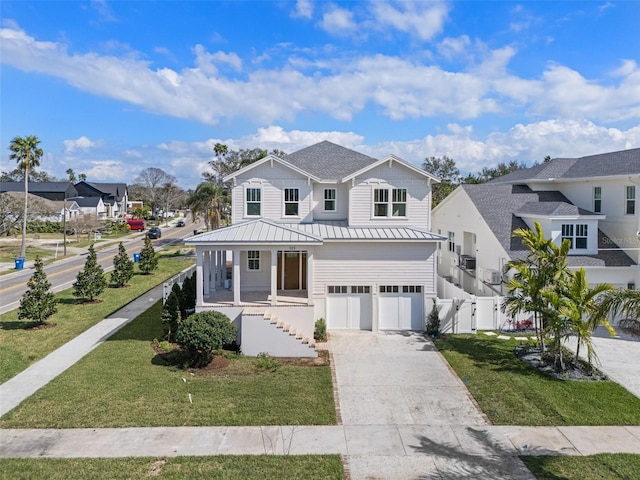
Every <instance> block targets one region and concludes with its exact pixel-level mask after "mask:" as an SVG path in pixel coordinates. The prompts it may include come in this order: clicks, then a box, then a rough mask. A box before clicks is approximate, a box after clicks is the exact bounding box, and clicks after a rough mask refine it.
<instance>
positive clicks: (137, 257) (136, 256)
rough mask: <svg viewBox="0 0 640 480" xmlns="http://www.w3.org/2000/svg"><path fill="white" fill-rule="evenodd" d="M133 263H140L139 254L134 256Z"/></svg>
mask: <svg viewBox="0 0 640 480" xmlns="http://www.w3.org/2000/svg"><path fill="white" fill-rule="evenodd" d="M133 261H134V262H135V263H140V254H139V253H134V254H133Z"/></svg>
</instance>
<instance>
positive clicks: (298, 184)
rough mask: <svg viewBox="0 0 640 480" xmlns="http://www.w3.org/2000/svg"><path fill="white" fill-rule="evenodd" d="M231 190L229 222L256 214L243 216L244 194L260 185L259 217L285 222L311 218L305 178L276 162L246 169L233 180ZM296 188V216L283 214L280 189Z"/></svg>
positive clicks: (282, 192)
mask: <svg viewBox="0 0 640 480" xmlns="http://www.w3.org/2000/svg"><path fill="white" fill-rule="evenodd" d="M236 181H237V184H236V186H234V188H233V193H232V197H233V198H232V209H233V212H232V221H233V223H238V222H242V221H246V220H250V219H252V218H256V217H246V216H245V195H246V193H245V192H246V189H247V188H260V189H261V190H262V194H261V207H260V213H261V215H260V216H261V217H262V218H265V219H269V220H276V221H280V220H287V221H288V222H297V221H300V222H309V221H311V216H312V215H311V207H312V197H313V196H312V189H311V186H310V184H309V182H308V180H307V178H306V177H304V176H302V175H300V174H299V173H297V172H295V171H293V170H291V169H289V168H286V167H284V166H282V165H280V164H279V163H277V162H273V163H270V162H265V163H264V164H263V165H260V166H258V167H256V168H255V169H253V170H250V171H249V172H248V173H247V176H241V177H238V178H237V179H236ZM285 188H298V189H299V190H300V197H299V199H300V201H299V205H298V216H297V217H285V216H284V189H285Z"/></svg>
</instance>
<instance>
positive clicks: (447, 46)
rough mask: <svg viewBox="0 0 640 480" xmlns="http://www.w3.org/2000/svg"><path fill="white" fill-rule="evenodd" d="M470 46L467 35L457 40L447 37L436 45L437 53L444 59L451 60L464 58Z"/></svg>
mask: <svg viewBox="0 0 640 480" xmlns="http://www.w3.org/2000/svg"><path fill="white" fill-rule="evenodd" d="M470 45H471V40H470V39H469V36H468V35H462V36H460V37H457V38H453V37H447V38H445V39H444V40H442V41H441V42H440V43H439V44H438V52H439V53H440V55H442V56H443V57H445V58H448V59H452V58H456V57H461V56H466V51H467V48H469V46H470Z"/></svg>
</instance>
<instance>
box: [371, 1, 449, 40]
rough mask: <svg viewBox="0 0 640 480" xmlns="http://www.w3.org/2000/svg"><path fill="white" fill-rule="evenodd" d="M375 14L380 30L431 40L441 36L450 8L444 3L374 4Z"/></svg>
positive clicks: (380, 2) (381, 2)
mask: <svg viewBox="0 0 640 480" xmlns="http://www.w3.org/2000/svg"><path fill="white" fill-rule="evenodd" d="M371 6H372V8H373V14H374V17H375V21H376V23H377V26H378V27H379V28H386V27H392V28H393V29H395V30H398V31H400V32H404V33H407V34H409V35H410V36H413V37H417V38H419V39H420V40H431V39H432V38H433V37H434V36H435V35H437V34H439V33H440V32H441V31H442V29H443V27H444V23H445V21H446V20H447V17H448V13H449V7H448V5H447V4H446V3H444V2H397V3H395V4H391V3H387V2H383V1H376V2H372V3H371Z"/></svg>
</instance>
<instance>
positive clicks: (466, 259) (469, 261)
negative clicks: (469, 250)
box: [460, 255, 476, 270]
mask: <svg viewBox="0 0 640 480" xmlns="http://www.w3.org/2000/svg"><path fill="white" fill-rule="evenodd" d="M460 268H464V269H465V270H475V269H476V257H472V256H471V255H460Z"/></svg>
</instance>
